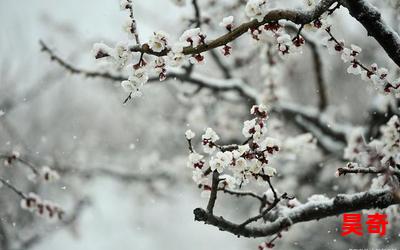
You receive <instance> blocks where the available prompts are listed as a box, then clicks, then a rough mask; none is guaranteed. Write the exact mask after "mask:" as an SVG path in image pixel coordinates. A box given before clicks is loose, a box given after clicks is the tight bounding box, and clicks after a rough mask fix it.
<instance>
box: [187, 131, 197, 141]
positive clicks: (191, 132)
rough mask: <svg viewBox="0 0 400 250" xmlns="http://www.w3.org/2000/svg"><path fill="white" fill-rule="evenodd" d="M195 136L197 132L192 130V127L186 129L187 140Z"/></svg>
mask: <svg viewBox="0 0 400 250" xmlns="http://www.w3.org/2000/svg"><path fill="white" fill-rule="evenodd" d="M195 136H196V134H195V133H194V132H193V131H192V130H190V129H188V130H186V132H185V137H186V139H187V140H191V139H193V138H194V137H195Z"/></svg>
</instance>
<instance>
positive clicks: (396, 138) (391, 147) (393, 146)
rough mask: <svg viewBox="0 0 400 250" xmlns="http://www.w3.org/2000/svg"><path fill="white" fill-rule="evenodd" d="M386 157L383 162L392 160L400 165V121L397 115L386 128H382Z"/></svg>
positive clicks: (383, 151) (383, 150) (383, 149)
mask: <svg viewBox="0 0 400 250" xmlns="http://www.w3.org/2000/svg"><path fill="white" fill-rule="evenodd" d="M381 132H382V141H383V142H384V147H383V148H382V153H383V154H384V157H383V158H382V160H381V162H382V163H385V162H386V161H388V160H389V159H392V160H393V161H394V163H395V164H400V121H399V118H398V116H397V115H394V116H392V117H391V118H390V120H389V121H388V122H387V124H386V125H385V126H382V127H381Z"/></svg>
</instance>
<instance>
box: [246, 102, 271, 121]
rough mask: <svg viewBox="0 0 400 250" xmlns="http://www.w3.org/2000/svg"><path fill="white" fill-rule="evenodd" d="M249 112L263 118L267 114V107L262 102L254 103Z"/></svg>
mask: <svg viewBox="0 0 400 250" xmlns="http://www.w3.org/2000/svg"><path fill="white" fill-rule="evenodd" d="M250 114H252V115H255V116H258V117H260V118H262V119H265V118H267V116H268V112H267V107H266V106H265V105H264V104H260V105H254V106H253V107H251V109H250Z"/></svg>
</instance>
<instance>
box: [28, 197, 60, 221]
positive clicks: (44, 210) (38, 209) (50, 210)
mask: <svg viewBox="0 0 400 250" xmlns="http://www.w3.org/2000/svg"><path fill="white" fill-rule="evenodd" d="M21 208H22V209H24V210H27V211H30V212H32V213H35V214H37V215H39V216H42V217H45V218H50V219H52V218H58V219H60V220H61V219H62V216H63V214H64V211H63V210H62V209H61V208H60V206H59V205H57V204H55V203H53V202H51V201H47V200H42V199H41V198H40V197H39V196H38V195H37V194H34V193H29V194H28V195H27V196H26V197H25V198H23V199H22V200H21Z"/></svg>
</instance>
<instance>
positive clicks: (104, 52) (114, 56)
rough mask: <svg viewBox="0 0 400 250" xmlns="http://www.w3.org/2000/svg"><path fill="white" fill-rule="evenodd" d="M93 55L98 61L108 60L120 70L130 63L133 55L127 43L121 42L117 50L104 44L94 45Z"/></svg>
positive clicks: (116, 47)
mask: <svg viewBox="0 0 400 250" xmlns="http://www.w3.org/2000/svg"><path fill="white" fill-rule="evenodd" d="M92 53H93V56H94V58H95V59H97V60H106V61H107V62H110V63H112V64H114V65H115V66H116V67H117V68H118V69H121V68H123V67H124V66H125V65H126V63H127V62H128V60H129V58H130V56H131V54H130V52H129V50H128V46H127V44H126V43H123V42H119V43H117V45H116V46H115V48H111V47H109V46H107V45H106V44H104V43H95V44H93V49H92Z"/></svg>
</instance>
